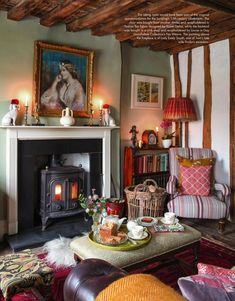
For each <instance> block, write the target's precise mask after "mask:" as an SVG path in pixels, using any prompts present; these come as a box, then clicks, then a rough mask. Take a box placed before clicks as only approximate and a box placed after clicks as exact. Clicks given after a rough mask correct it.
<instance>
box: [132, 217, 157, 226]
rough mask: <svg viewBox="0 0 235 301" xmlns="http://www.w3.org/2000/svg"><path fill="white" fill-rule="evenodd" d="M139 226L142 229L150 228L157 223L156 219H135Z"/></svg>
mask: <svg viewBox="0 0 235 301" xmlns="http://www.w3.org/2000/svg"><path fill="white" fill-rule="evenodd" d="M137 222H138V224H139V225H141V226H144V227H151V226H153V225H154V224H156V223H157V219H156V218H154V217H152V216H141V217H138V218H137Z"/></svg>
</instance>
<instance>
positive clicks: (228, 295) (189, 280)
mask: <svg viewBox="0 0 235 301" xmlns="http://www.w3.org/2000/svg"><path fill="white" fill-rule="evenodd" d="M178 285H179V288H180V290H181V293H182V295H183V296H184V297H185V298H186V299H187V300H190V301H215V300H216V301H222V300H223V301H233V300H235V299H234V298H235V290H234V289H233V290H230V291H226V289H225V287H224V285H223V284H222V283H221V281H220V280H219V279H217V278H216V277H215V276H211V275H194V276H189V277H182V278H179V279H178Z"/></svg>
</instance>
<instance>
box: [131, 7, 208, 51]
mask: <svg viewBox="0 0 235 301" xmlns="http://www.w3.org/2000/svg"><path fill="white" fill-rule="evenodd" d="M209 12H210V10H208V8H202V7H199V8H198V7H195V6H190V7H189V8H188V9H185V8H184V9H180V10H176V11H175V13H177V14H205V13H209ZM156 41H157V40H135V41H133V43H132V45H133V47H148V46H151V45H153V44H155V43H156Z"/></svg>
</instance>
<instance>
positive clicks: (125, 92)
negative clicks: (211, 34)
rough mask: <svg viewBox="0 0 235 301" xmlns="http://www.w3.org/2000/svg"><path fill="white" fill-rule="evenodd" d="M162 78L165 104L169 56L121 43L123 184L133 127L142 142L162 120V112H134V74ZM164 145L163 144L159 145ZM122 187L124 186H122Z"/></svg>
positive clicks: (169, 74)
mask: <svg viewBox="0 0 235 301" xmlns="http://www.w3.org/2000/svg"><path fill="white" fill-rule="evenodd" d="M132 73H135V74H140V75H149V76H157V77H163V79H164V84H163V85H164V93H163V102H164V101H165V100H166V99H167V98H168V97H169V96H170V95H171V68H170V55H169V54H167V53H166V52H154V51H150V50H149V49H147V48H133V47H131V46H130V45H129V44H127V43H123V44H122V84H121V122H120V126H121V130H120V135H121V183H122V182H123V181H122V178H123V173H122V171H123V167H122V166H123V150H124V147H125V146H130V145H131V140H130V138H131V134H130V133H129V131H130V129H131V127H132V125H136V126H137V130H138V131H139V134H138V135H137V139H138V140H140V139H141V136H142V133H143V131H144V130H155V128H156V126H159V124H160V122H161V121H162V115H163V110H162V109H157V110H149V109H131V74H132ZM159 130H160V129H159ZM160 143H161V142H160ZM121 186H122V185H121Z"/></svg>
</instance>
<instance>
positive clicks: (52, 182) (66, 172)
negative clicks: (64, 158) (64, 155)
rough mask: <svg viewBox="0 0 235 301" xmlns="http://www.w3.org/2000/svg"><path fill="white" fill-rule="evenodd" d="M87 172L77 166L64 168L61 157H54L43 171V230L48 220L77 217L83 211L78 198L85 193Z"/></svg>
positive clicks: (41, 206) (41, 213)
mask: <svg viewBox="0 0 235 301" xmlns="http://www.w3.org/2000/svg"><path fill="white" fill-rule="evenodd" d="M84 174H85V170H84V169H83V168H82V167H77V166H63V165H62V163H61V160H60V156H56V155H54V154H53V155H52V160H51V164H50V167H48V166H46V168H45V169H42V170H41V181H40V186H41V199H40V216H41V220H42V230H43V231H44V230H45V229H46V226H47V221H48V219H49V218H50V219H53V218H62V217H67V216H72V215H76V214H78V213H80V212H82V211H83V209H82V208H81V206H80V204H79V201H78V196H79V194H80V193H84Z"/></svg>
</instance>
